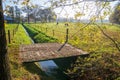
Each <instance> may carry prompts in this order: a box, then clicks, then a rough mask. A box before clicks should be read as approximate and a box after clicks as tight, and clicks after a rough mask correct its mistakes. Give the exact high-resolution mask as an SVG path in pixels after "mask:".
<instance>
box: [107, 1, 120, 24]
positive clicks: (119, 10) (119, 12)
mask: <svg viewBox="0 0 120 80" xmlns="http://www.w3.org/2000/svg"><path fill="white" fill-rule="evenodd" d="M109 20H110V22H111V23H116V24H120V3H118V4H117V6H116V8H115V10H114V12H113V13H112V14H111V16H110V18H109Z"/></svg>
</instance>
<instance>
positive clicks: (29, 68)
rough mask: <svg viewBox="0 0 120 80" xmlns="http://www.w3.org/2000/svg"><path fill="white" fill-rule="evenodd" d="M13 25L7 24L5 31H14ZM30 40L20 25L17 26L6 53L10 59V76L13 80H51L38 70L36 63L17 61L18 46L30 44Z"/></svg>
mask: <svg viewBox="0 0 120 80" xmlns="http://www.w3.org/2000/svg"><path fill="white" fill-rule="evenodd" d="M15 27H16V26H15V24H7V26H6V31H7V30H8V29H11V30H12V29H14V28H15ZM31 43H32V42H31V39H30V38H29V36H28V35H27V34H26V33H25V31H24V28H23V27H22V25H19V28H18V31H17V32H16V34H15V36H14V38H13V40H12V43H11V44H8V53H9V59H10V68H11V75H12V79H13V80H51V79H50V78H49V77H48V76H46V75H45V74H44V72H43V71H42V70H41V69H40V67H39V66H38V65H37V63H27V64H23V63H21V62H20V59H19V55H18V54H19V45H21V44H31Z"/></svg>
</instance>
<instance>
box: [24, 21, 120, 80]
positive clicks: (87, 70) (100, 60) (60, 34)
mask: <svg viewBox="0 0 120 80" xmlns="http://www.w3.org/2000/svg"><path fill="white" fill-rule="evenodd" d="M83 25H85V24H81V23H69V26H68V27H67V26H64V23H59V25H56V24H55V23H40V24H26V26H29V28H32V29H34V30H35V31H38V32H42V33H44V34H45V35H48V36H53V33H52V31H53V30H54V31H55V34H54V36H53V37H54V38H57V39H58V42H61V43H63V42H64V41H65V34H66V29H67V28H69V41H68V43H69V44H72V45H73V46H75V47H77V48H80V49H82V50H84V51H87V52H90V53H91V54H90V55H89V56H86V57H78V59H77V60H76V61H75V63H74V64H71V67H70V68H69V69H68V70H67V71H68V72H66V73H68V75H69V74H70V75H69V76H70V77H71V78H74V79H75V78H76V79H75V80H77V79H83V80H118V79H119V76H120V63H119V62H120V57H119V56H120V52H119V51H118V50H117V49H116V47H115V44H114V43H113V42H112V41H111V40H110V39H108V38H107V37H106V36H105V35H103V34H102V32H101V31H100V29H99V28H98V27H97V26H95V25H94V24H90V25H89V26H87V27H85V28H82V27H83ZM99 25H100V26H101V28H102V29H103V31H104V32H105V33H106V34H107V35H109V36H110V37H111V38H113V39H114V40H115V41H116V42H117V44H118V45H119V46H120V39H119V38H120V27H119V25H110V24H99ZM46 28H47V29H46ZM75 33H76V34H75ZM38 34H39V33H38ZM73 34H75V35H74V36H72V35H73ZM38 36H40V35H38ZM71 36H72V37H71ZM41 38H44V36H42V37H40V38H38V37H36V39H38V40H39V39H41ZM63 61H64V60H63ZM76 75H77V76H76Z"/></svg>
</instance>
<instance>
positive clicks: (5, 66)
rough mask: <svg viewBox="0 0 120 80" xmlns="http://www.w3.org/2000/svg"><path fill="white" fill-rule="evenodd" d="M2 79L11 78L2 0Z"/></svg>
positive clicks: (0, 42)
mask: <svg viewBox="0 0 120 80" xmlns="http://www.w3.org/2000/svg"><path fill="white" fill-rule="evenodd" d="M0 80H11V76H10V68H9V62H8V54H7V42H6V35H5V26H4V17H3V9H2V0H0Z"/></svg>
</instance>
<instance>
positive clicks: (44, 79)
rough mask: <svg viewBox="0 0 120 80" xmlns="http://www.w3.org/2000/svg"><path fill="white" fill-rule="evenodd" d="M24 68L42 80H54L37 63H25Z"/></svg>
mask: <svg viewBox="0 0 120 80" xmlns="http://www.w3.org/2000/svg"><path fill="white" fill-rule="evenodd" d="M23 66H24V67H25V69H26V70H27V71H29V72H30V73H32V74H37V75H39V77H40V78H41V80H52V79H50V78H49V77H48V76H47V75H46V74H45V72H43V71H42V70H41V69H40V67H38V66H37V65H36V64H35V63H23Z"/></svg>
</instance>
